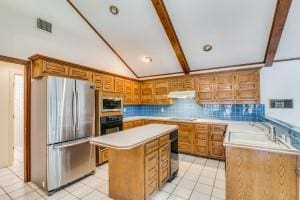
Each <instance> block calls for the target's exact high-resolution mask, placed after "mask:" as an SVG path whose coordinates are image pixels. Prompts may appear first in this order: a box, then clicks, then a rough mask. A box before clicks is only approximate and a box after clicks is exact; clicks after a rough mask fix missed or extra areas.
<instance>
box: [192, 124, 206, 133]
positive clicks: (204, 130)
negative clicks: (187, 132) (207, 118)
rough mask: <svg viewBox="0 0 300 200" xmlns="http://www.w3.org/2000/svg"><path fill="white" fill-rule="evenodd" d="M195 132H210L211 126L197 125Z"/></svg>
mask: <svg viewBox="0 0 300 200" xmlns="http://www.w3.org/2000/svg"><path fill="white" fill-rule="evenodd" d="M195 130H196V131H197V132H208V131H209V125H208V124H195Z"/></svg>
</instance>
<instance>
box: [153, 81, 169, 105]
mask: <svg viewBox="0 0 300 200" xmlns="http://www.w3.org/2000/svg"><path fill="white" fill-rule="evenodd" d="M168 93H169V81H168V80H166V79H163V80H156V81H155V82H154V96H155V102H156V103H157V104H171V103H172V99H169V98H168V97H167V95H168Z"/></svg>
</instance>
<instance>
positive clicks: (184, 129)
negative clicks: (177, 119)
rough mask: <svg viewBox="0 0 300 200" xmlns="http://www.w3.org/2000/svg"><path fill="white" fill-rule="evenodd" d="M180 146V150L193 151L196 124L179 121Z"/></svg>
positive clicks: (183, 151) (184, 151)
mask: <svg viewBox="0 0 300 200" xmlns="http://www.w3.org/2000/svg"><path fill="white" fill-rule="evenodd" d="M178 125H179V130H178V131H179V137H178V148H179V152H182V153H192V145H193V131H194V125H193V124H189V123H179V124H178Z"/></svg>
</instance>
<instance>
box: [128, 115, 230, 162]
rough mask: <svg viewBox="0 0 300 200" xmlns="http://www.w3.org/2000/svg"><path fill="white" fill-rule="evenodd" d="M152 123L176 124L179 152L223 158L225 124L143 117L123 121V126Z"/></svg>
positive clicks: (129, 126)
mask: <svg viewBox="0 0 300 200" xmlns="http://www.w3.org/2000/svg"><path fill="white" fill-rule="evenodd" d="M152 123H159V124H173V125H178V127H179V129H178V132H179V138H178V150H179V152H180V153H186V154H191V155H196V156H203V157H208V158H214V159H218V160H225V148H224V146H223V140H224V137H225V133H226V129H227V125H226V124H209V123H187V122H179V123H178V122H176V121H160V120H152V119H151V120H150V119H145V120H134V121H130V122H124V123H123V128H124V130H126V129H129V128H134V127H137V126H141V125H146V124H152Z"/></svg>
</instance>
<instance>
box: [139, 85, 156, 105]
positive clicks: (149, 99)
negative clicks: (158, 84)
mask: <svg viewBox="0 0 300 200" xmlns="http://www.w3.org/2000/svg"><path fill="white" fill-rule="evenodd" d="M141 103H142V104H154V103H155V101H154V83H153V81H145V82H142V84H141Z"/></svg>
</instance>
